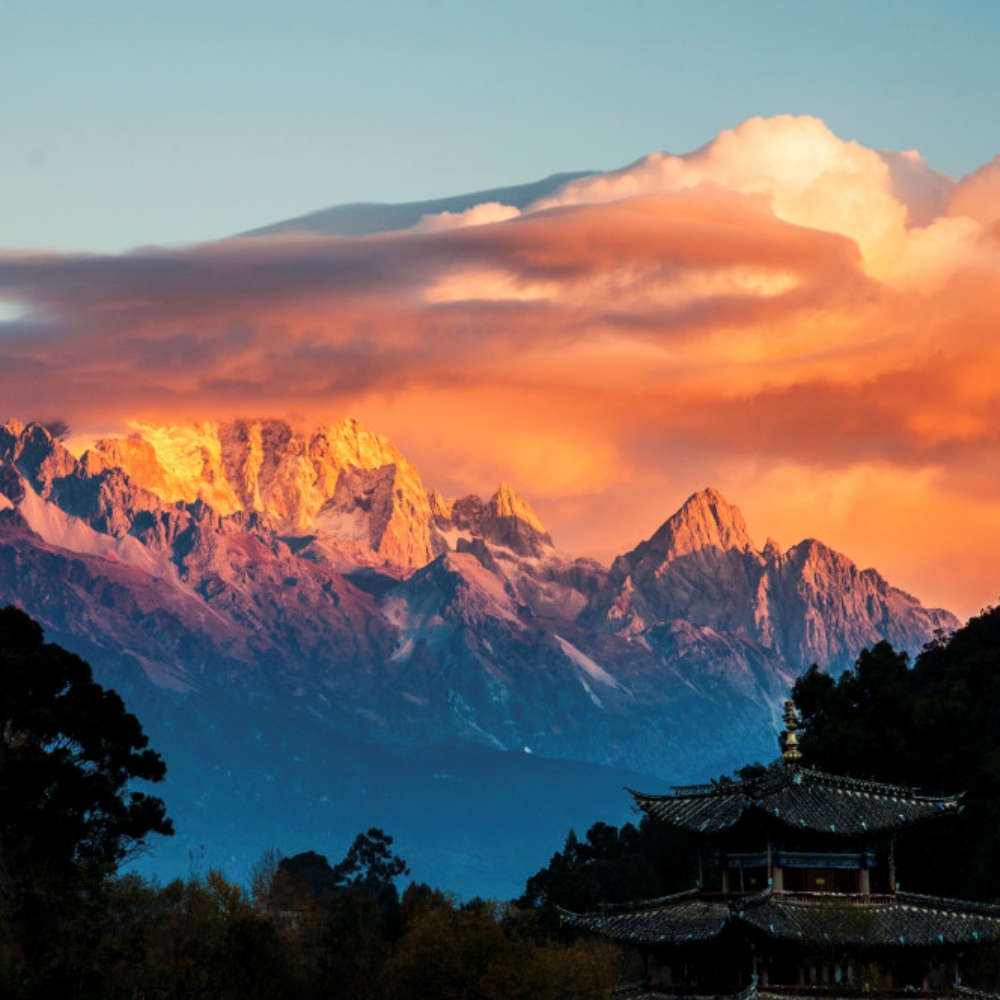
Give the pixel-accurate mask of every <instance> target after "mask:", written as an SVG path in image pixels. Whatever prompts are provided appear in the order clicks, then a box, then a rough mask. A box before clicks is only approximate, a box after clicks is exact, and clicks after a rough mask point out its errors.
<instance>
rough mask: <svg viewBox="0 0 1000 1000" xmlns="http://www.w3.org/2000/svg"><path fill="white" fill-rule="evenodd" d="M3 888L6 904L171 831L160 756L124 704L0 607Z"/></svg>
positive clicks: (16, 614)
mask: <svg viewBox="0 0 1000 1000" xmlns="http://www.w3.org/2000/svg"><path fill="white" fill-rule="evenodd" d="M0 727H2V732H0V802H2V803H3V809H2V812H0V889H2V892H3V897H2V898H5V899H6V901H7V903H8V905H9V904H10V901H11V899H12V898H14V899H16V898H17V897H18V896H19V894H20V893H22V892H25V891H33V890H41V889H43V888H47V889H51V888H52V887H53V886H56V885H58V884H60V883H62V884H66V883H67V882H72V881H73V879H74V877H75V876H78V875H81V874H83V873H94V872H100V873H106V872H108V871H110V870H113V869H114V868H115V867H116V866H117V865H118V864H119V863H120V862H121V861H123V860H124V859H125V858H126V857H128V856H129V854H130V853H131V852H133V851H134V850H135V849H137V848H138V847H141V845H142V844H143V842H144V840H145V838H146V837H147V836H148V835H149V834H151V833H160V834H166V835H169V834H172V833H173V826H172V824H171V822H170V820H169V819H168V818H167V816H166V811H165V807H164V804H163V801H162V800H161V799H159V798H156V797H153V796H150V795H147V794H146V793H144V792H138V791H133V790H131V789H130V784H131V782H132V781H134V780H136V779H141V780H144V781H154V782H155V781H160V780H161V779H162V778H163V776H164V774H165V771H166V768H165V766H164V763H163V761H162V760H161V759H160V757H159V755H158V754H156V753H154V752H153V751H152V750H149V749H147V743H148V740H147V739H146V736H145V735H144V734H143V732H142V727H141V726H140V725H139V722H138V720H137V719H136V718H135V716H134V715H131V714H130V713H129V712H126V711H125V706H124V704H123V703H122V700H121V698H119V697H118V695H117V694H116V693H115V692H114V691H111V690H106V689H105V688H103V687H101V685H100V684H97V683H96V682H95V681H94V679H93V676H92V674H91V670H90V667H89V666H88V665H87V664H86V663H85V662H84V661H83V660H81V659H80V658H79V657H78V656H76V655H74V654H73V653H69V652H67V651H66V650H64V649H62V648H60V647H59V646H56V645H53V644H50V643H46V642H45V641H44V636H43V633H42V629H41V627H40V626H39V625H37V624H36V623H35V622H34V621H32V620H31V619H30V618H29V617H28V616H27V615H26V614H24V612H22V611H19V610H18V609H16V608H13V607H6V608H3V609H2V610H0Z"/></svg>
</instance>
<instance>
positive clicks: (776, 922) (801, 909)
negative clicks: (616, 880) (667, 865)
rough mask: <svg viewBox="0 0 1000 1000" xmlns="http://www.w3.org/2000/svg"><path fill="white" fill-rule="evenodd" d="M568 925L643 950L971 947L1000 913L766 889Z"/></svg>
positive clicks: (975, 906)
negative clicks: (718, 945)
mask: <svg viewBox="0 0 1000 1000" xmlns="http://www.w3.org/2000/svg"><path fill="white" fill-rule="evenodd" d="M563 920H564V921H565V922H566V923H568V924H570V925H572V926H575V927H580V928H583V929H586V930H590V931H594V932H596V933H599V934H603V935H605V936H607V937H611V938H614V939H615V940H617V941H621V942H625V943H631V944H637V945H658V944H695V943H698V942H705V941H710V940H712V939H714V938H716V937H718V936H719V934H721V933H722V931H723V930H724V929H725V928H726V927H731V926H742V927H744V928H747V929H752V930H754V931H756V932H758V933H760V934H762V935H764V936H766V937H771V938H774V939H777V940H781V941H791V942H798V943H801V944H810V945H813V944H820V945H851V944H854V945H859V946H861V947H867V948H884V947H893V948H895V947H921V948H931V947H940V946H951V945H967V944H975V943H981V942H985V941H989V940H992V939H994V938H997V937H998V936H1000V906H992V905H988V904H986V903H972V902H967V901H965V900H956V899H940V898H937V897H934V896H920V895H916V894H914V893H903V892H897V893H895V894H894V895H887V896H846V895H845V896H840V895H836V894H834V893H823V894H815V893H788V892H774V891H773V890H771V889H770V888H768V889H765V890H764V891H763V892H759V893H756V894H755V895H752V896H743V897H736V898H733V897H730V898H729V900H728V901H727V900H723V899H718V898H715V899H712V898H706V897H703V896H701V895H700V894H699V893H698V891H697V890H696V889H693V890H691V891H690V892H687V893H680V894H678V895H675V896H666V897H663V898H661V899H657V900H650V901H649V902H647V903H645V904H643V905H641V906H638V907H633V908H625V907H607V908H606V909H605V910H604V911H602V912H599V913H598V912H595V913H586V914H575V913H569V912H563Z"/></svg>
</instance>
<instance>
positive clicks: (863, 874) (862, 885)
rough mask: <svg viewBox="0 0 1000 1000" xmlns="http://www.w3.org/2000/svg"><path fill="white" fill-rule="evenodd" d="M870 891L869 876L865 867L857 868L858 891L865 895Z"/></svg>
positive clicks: (868, 894) (869, 893)
mask: <svg viewBox="0 0 1000 1000" xmlns="http://www.w3.org/2000/svg"><path fill="white" fill-rule="evenodd" d="M871 891H872V883H871V876H870V875H869V874H868V869H867V868H859V869H858V892H860V893H864V895H866V896H870V895H871Z"/></svg>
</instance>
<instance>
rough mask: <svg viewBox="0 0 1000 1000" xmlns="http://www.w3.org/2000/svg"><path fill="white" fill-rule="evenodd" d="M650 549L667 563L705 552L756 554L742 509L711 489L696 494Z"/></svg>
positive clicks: (668, 522)
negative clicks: (713, 549)
mask: <svg viewBox="0 0 1000 1000" xmlns="http://www.w3.org/2000/svg"><path fill="white" fill-rule="evenodd" d="M649 548H650V550H651V551H653V552H656V553H657V554H658V555H661V556H662V557H664V558H665V559H676V558H678V557H679V556H685V555H691V554H692V553H695V552H700V551H701V550H703V549H708V548H716V549H719V550H721V551H722V552H728V551H730V550H732V549H736V550H737V551H739V552H754V551H755V548H754V544H753V541H752V540H751V538H750V535H749V533H748V532H747V526H746V522H745V521H744V520H743V515H742V513H740V510H739V508H738V507H735V506H733V505H732V504H731V503H728V502H727V501H726V499H725V498H724V497H723V496H722V494H721V493H719V491H718V490H715V489H712V488H711V487H709V488H707V489H704V490H701V491H700V492H698V493H695V494H693V495H692V496H690V497H688V499H687V500H685V501H684V504H683V506H682V507H681V508H680V510H678V511H677V513H676V514H674V515H673V517H671V518H669V519H668V520H667V521H666V522H664V524H663V525H662V526H661V527H660V528H659V530H658V531H657V532H656V533H655V534H654V535H653V537H652V538H650V540H649Z"/></svg>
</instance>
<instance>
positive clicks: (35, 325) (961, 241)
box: [0, 116, 1000, 616]
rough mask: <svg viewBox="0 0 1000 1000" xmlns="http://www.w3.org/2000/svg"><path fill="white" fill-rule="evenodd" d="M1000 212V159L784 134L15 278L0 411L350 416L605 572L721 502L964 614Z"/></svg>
mask: <svg viewBox="0 0 1000 1000" xmlns="http://www.w3.org/2000/svg"><path fill="white" fill-rule="evenodd" d="M998 192H1000V165H998V163H997V161H993V162H992V163H990V164H986V165H984V166H983V167H981V168H980V169H978V170H976V171H974V172H973V173H971V174H970V175H968V176H966V177H963V178H961V179H956V178H952V177H950V176H947V175H945V174H942V173H940V172H938V171H936V170H935V169H933V165H929V164H928V163H926V162H925V161H924V159H922V158H921V156H920V155H919V154H918V153H916V152H913V151H886V150H873V149H868V148H866V147H863V146H861V145H859V144H858V143H856V142H853V141H850V140H848V139H844V138H840V137H838V136H836V135H834V134H833V133H832V132H831V131H830V130H829V129H828V128H827V127H826V126H825V125H824V123H823V122H822V121H819V120H818V119H815V118H810V117H789V116H781V117H776V118H771V119H751V120H749V121H746V122H744V123H743V124H741V125H739V126H737V127H736V128H734V129H732V130H729V131H725V132H722V133H720V134H719V135H718V136H717V137H716V138H715V139H714V140H712V141H711V142H709V143H707V144H706V145H705V146H703V147H702V148H701V149H699V150H697V151H695V152H691V153H683V154H674V153H668V152H657V153H652V154H650V155H649V156H647V157H644V158H643V159H641V160H639V161H637V162H636V163H634V164H632V165H630V166H627V167H625V168H623V169H621V170H618V171H612V172H607V173H600V174H587V175H583V176H576V175H565V176H559V177H556V178H550V179H549V180H548V181H546V182H540V183H539V184H537V185H529V186H521V187H514V188H500V189H496V190H494V191H490V192H484V193H483V194H482V195H481V196H478V197H477V196H475V195H472V196H461V197H456V198H453V199H442V200H441V201H439V202H438V203H433V204H430V203H428V204H423V205H417V206H371V205H369V206H351V207H350V210H348V209H347V208H341V209H334V210H329V211H326V212H319V213H316V214H314V215H311V216H305V217H303V218H301V219H297V220H291V221H289V222H286V223H278V224H276V225H275V226H272V227H266V228H265V230H263V231H261V234H260V235H254V236H244V237H236V238H230V239H221V240H218V241H216V242H213V243H209V244H204V245H200V246H195V247H189V248H180V249H176V248H175V249H155V248H154V249H142V250H137V251H135V252H131V253H126V254H121V255H116V256H92V255H91V256H85V255H58V254H46V255H41V254H31V255H29V254H18V253H17V252H14V251H10V250H8V251H6V252H5V253H4V255H3V257H2V258H0V297H2V298H3V301H4V303H5V305H4V309H3V311H2V312H0V317H3V318H2V319H0V329H2V335H0V398H2V399H3V400H4V403H5V406H6V408H7V412H8V413H9V414H11V415H18V416H19V417H20V418H21V419H40V420H44V421H51V420H55V419H61V420H63V421H65V422H67V423H68V424H69V425H70V426H71V428H72V430H73V433H74V435H78V436H80V439H81V441H88V442H89V441H90V440H92V439H93V438H94V437H95V436H102V435H104V436H106V435H121V434H122V433H123V432H124V431H125V429H126V424H127V422H128V421H139V422H142V423H145V424H147V425H160V424H164V423H178V422H188V421H190V422H195V421H205V420H210V421H223V422H225V421H231V420H232V417H233V415H234V414H238V413H251V414H259V413H267V414H278V415H281V416H283V417H284V418H286V419H290V418H292V417H294V418H295V419H296V420H301V421H303V423H304V424H306V425H310V426H317V425H320V424H322V423H323V422H326V421H329V420H330V419H331V417H333V418H337V417H339V416H340V415H341V414H344V413H353V414H356V415H357V416H358V417H359V418H360V419H361V420H362V421H363V422H364V423H365V425H366V426H370V427H378V428H379V429H380V430H381V431H382V432H383V433H385V434H387V435H388V436H389V438H391V439H392V440H393V441H394V442H395V443H396V445H397V446H398V447H400V448H401V449H403V451H405V453H406V454H407V455H408V456H410V459H411V460H412V461H413V462H415V463H416V464H417V465H418V466H419V467H420V469H421V473H422V474H423V475H424V476H425V477H426V479H427V480H428V481H429V482H432V483H434V484H435V485H436V486H437V487H438V488H439V489H440V490H441V492H442V494H443V495H445V494H446V495H453V496H463V495H467V494H476V495H487V496H488V495H490V494H491V493H492V491H493V490H494V489H495V487H496V484H497V483H499V482H502V481H508V480H509V481H513V482H516V483H519V484H521V488H522V489H523V490H525V491H527V492H530V495H531V497H532V502H533V504H534V506H535V508H536V509H537V511H538V512H539V515H540V517H541V518H542V520H543V521H544V523H545V524H546V525H547V526H548V527H549V529H550V530H551V531H552V533H553V535H554V536H555V537H558V538H559V539H560V543H561V544H562V545H564V546H566V548H567V549H569V550H570V551H573V552H576V553H586V554H588V555H591V556H593V557H596V558H599V559H600V560H601V561H602V562H604V563H610V561H611V559H612V558H613V557H614V556H615V555H616V554H617V553H620V552H623V551H625V550H626V549H627V548H628V547H629V546H631V545H633V544H634V541H635V539H636V538H638V537H642V536H648V535H649V534H651V533H652V532H653V531H655V529H656V526H657V525H658V524H659V523H660V522H661V521H662V519H663V517H664V513H665V511H667V510H672V509H676V508H677V507H679V506H680V504H681V503H682V502H683V501H684V498H685V497H687V496H690V495H691V494H692V493H694V492H695V491H696V490H699V489H701V488H702V487H704V485H705V484H706V483H711V484H712V485H713V486H715V487H716V488H717V489H719V490H721V491H722V492H723V493H724V494H725V495H726V496H730V497H736V498H738V499H739V502H740V505H741V507H742V508H743V509H744V510H745V511H746V513H747V515H748V517H750V519H751V520H752V521H753V522H754V523H760V524H766V525H768V528H769V530H770V531H771V532H772V533H773V534H774V535H775V537H776V538H777V539H778V540H779V541H780V543H781V545H782V546H785V547H787V546H789V545H791V544H792V543H794V542H796V541H797V540H798V539H801V538H804V537H808V536H818V537H821V538H823V539H824V540H825V541H826V542H827V543H828V544H830V545H832V546H834V547H835V548H837V549H838V550H842V551H848V552H851V553H852V554H853V556H854V557H855V558H856V559H858V560H859V561H860V562H861V563H862V564H863V565H865V566H872V565H874V566H878V567H879V568H880V570H881V571H883V572H885V573H886V574H887V575H888V576H889V577H890V578H891V579H893V580H894V581H896V582H897V583H898V584H899V585H900V586H902V587H903V588H905V589H906V590H908V591H912V592H914V593H919V594H921V595H922V596H923V597H924V598H925V599H926V600H928V601H930V602H932V603H935V604H941V605H946V606H948V607H951V608H954V609H955V610H957V611H958V612H959V613H960V614H962V615H963V616H966V615H968V614H971V613H974V612H976V611H977V610H978V609H979V608H980V607H981V606H982V605H983V604H985V603H987V602H988V601H990V600H992V598H993V596H994V594H995V591H996V582H995V578H994V574H993V571H992V566H993V565H995V564H996V562H997V557H998V556H1000V533H998V532H997V530H996V526H997V524H998V523H1000V506H998V505H1000V491H998V484H997V474H996V470H997V469H998V468H1000V462H998V461H997V459H998V455H997V448H998V445H997V439H996V434H995V425H996V410H997V397H998V385H997V380H998V378H1000V375H998V374H997V373H998V372H1000V364H998V363H997V362H998V358H997V357H996V356H995V355H996V352H997V350H998V347H997V340H996V337H995V336H994V331H995V330H996V328H997V320H998V318H1000V317H998V316H997V310H998V309H1000V305H998V303H1000V295H998V294H997V290H998V289H997V285H998V276H1000V245H998V233H1000V230H998V228H997V227H998V221H997V220H998V218H1000V193H998ZM74 446H75V445H74ZM178 475H181V473H178ZM391 535H392V532H391V530H390V536H391Z"/></svg>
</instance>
